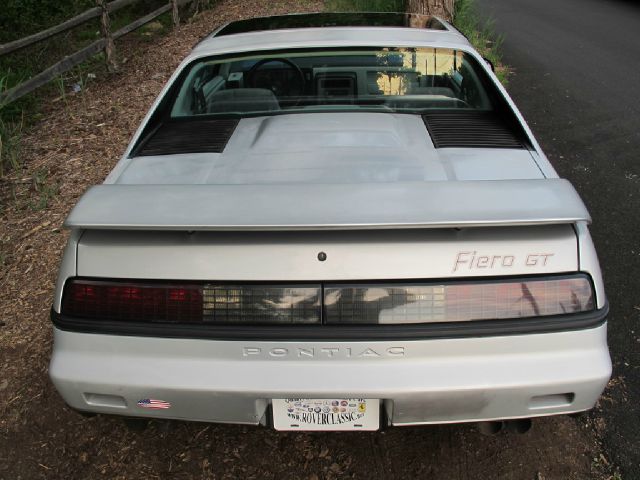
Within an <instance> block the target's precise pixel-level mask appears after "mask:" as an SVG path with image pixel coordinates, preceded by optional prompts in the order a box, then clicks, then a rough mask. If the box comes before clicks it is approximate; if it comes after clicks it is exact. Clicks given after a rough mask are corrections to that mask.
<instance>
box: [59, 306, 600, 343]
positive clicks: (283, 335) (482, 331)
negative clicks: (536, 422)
mask: <svg viewBox="0 0 640 480" xmlns="http://www.w3.org/2000/svg"><path fill="white" fill-rule="evenodd" d="M608 313H609V304H608V303H607V304H605V306H604V307H603V308H601V309H599V310H593V311H591V312H586V313H574V314H569V315H558V316H549V317H536V318H517V319H509V320H484V321H470V322H454V323H426V324H425V323H423V324H411V325H407V324H405V325H340V326H331V325H287V326H276V325H269V326H247V325H243V326H238V325H176V324H158V323H154V324H149V323H141V322H139V323H132V322H108V321H97V320H83V319H79V318H75V317H69V316H65V315H61V314H59V313H57V312H56V311H54V310H53V309H51V320H52V322H53V324H54V325H55V326H56V328H59V329H60V330H65V331H70V332H79V333H94V334H102V335H124V336H136V337H158V338H190V339H208V340H265V341H268V340H300V341H316V340H319V341H371V340H379V341H384V340H426V339H436V338H469V337H501V336H505V335H526V334H536V333H538V334H539V333H552V332H562V331H571V330H584V329H587V328H594V327H597V326H600V325H602V324H604V323H605V321H606V319H607V315H608Z"/></svg>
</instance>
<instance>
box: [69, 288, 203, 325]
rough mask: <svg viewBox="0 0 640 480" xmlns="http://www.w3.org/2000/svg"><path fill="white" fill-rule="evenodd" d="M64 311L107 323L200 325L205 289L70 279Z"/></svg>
mask: <svg viewBox="0 0 640 480" xmlns="http://www.w3.org/2000/svg"><path fill="white" fill-rule="evenodd" d="M62 312H63V313H64V314H66V315H71V316H76V317H84V318H95V319H104V320H137V321H155V322H179V323H191V322H199V321H202V287H201V286H200V285H180V286H173V285H170V286H165V285H157V286H156V285H153V284H129V283H122V284H118V283H112V282H101V281H91V280H71V281H70V282H69V283H68V284H67V285H66V287H65V292H64V296H63V299H62Z"/></svg>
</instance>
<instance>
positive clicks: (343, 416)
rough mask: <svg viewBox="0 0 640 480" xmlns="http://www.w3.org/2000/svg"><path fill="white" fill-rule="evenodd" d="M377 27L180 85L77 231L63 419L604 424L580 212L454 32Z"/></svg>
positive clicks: (242, 53) (93, 197)
mask: <svg viewBox="0 0 640 480" xmlns="http://www.w3.org/2000/svg"><path fill="white" fill-rule="evenodd" d="M339 19H342V20H341V21H342V24H341V23H340V21H338V20H339ZM365 20H366V21H368V22H369V23H371V24H373V25H369V26H363V25H359V24H358V25H354V24H353V22H354V20H353V18H351V17H341V16H336V17H332V18H330V19H329V18H327V17H326V16H325V17H323V16H294V17H282V18H281V17H276V18H272V19H262V20H260V19H259V20H252V21H250V22H249V23H240V24H232V25H230V26H228V27H226V28H223V29H222V30H221V31H220V32H218V34H217V35H216V36H215V37H214V38H212V39H209V40H207V41H205V42H203V43H202V44H201V45H200V46H198V47H197V48H196V49H195V50H194V52H193V53H192V54H191V56H190V57H189V58H187V59H186V60H185V62H184V63H183V65H182V66H181V67H180V68H179V69H178V71H177V72H176V74H175V75H174V77H173V78H172V80H170V82H169V84H168V86H167V87H166V89H165V91H164V92H163V93H162V94H161V95H160V97H159V99H158V101H157V102H156V105H155V106H154V107H153V108H152V110H151V111H150V113H149V115H148V116H147V119H145V121H144V122H143V125H142V126H141V128H140V130H139V132H138V133H137V134H136V137H135V138H134V139H133V141H132V143H131V146H130V147H129V149H128V151H127V153H126V154H125V156H124V157H123V159H122V160H121V161H120V163H119V164H118V165H117V166H116V168H115V169H114V171H113V172H112V174H111V175H110V176H109V178H108V179H107V181H106V182H105V184H104V185H100V186H96V187H93V188H92V189H90V190H89V191H88V192H87V194H85V196H84V197H83V198H82V199H81V200H80V202H79V203H78V205H77V206H76V208H75V209H74V211H73V212H72V213H71V215H70V216H69V218H68V219H67V222H66V225H67V226H68V227H69V228H71V229H72V234H71V237H70V240H69V244H68V246H67V249H66V252H65V255H64V258H63V261H62V265H61V268H60V274H59V279H58V284H57V288H56V293H55V298H54V305H53V309H52V319H53V322H54V337H55V345H54V351H53V357H52V360H51V367H50V374H51V378H52V379H53V382H54V384H55V385H56V387H57V389H58V390H59V392H60V393H61V394H62V396H63V397H64V399H65V401H66V402H67V403H68V404H69V405H70V406H72V407H73V408H76V409H78V410H81V411H92V412H100V413H109V414H118V415H126V416H138V417H158V418H178V419H187V420H199V421H209V422H231V423H244V424H263V425H273V426H275V427H276V428H278V429H285V430H338V429H339V430H344V429H361V430H375V429H377V428H379V427H380V426H381V422H382V425H385V424H389V425H416V424H431V423H449V422H469V421H489V420H502V419H515V418H530V417H535V416H542V415H552V414H560V413H571V412H577V411H582V410H587V409H589V408H591V407H593V405H594V404H595V402H596V401H597V399H598V397H599V395H600V394H601V392H602V390H603V389H604V386H605V385H606V383H607V381H608V379H609V376H610V373H611V362H610V359H609V353H608V348H607V344H606V314H607V303H606V298H605V294H604V288H603V284H602V279H601V274H600V270H599V266H598V261H597V257H596V254H595V250H594V247H593V244H592V242H591V239H590V236H589V232H588V228H587V225H588V223H589V222H590V218H589V215H588V212H587V211H586V209H585V207H584V205H583V204H582V202H581V200H580V198H579V197H578V195H577V194H576V192H575V190H574V189H573V188H572V187H571V185H570V184H569V183H568V182H567V181H566V180H562V179H559V178H557V175H556V174H555V172H554V171H553V168H552V167H551V165H550V164H549V163H548V161H547V160H546V158H545V157H544V154H543V153H542V152H541V151H540V149H539V147H538V145H537V143H536V142H535V139H534V138H533V136H532V135H531V132H530V131H529V129H528V128H527V127H526V124H524V122H523V121H522V118H521V116H520V114H519V113H518V112H517V109H515V106H514V105H513V103H512V102H511V101H510V100H509V98H508V96H507V95H506V92H504V90H503V89H502V87H500V86H499V85H498V84H497V82H496V79H495V77H494V76H493V75H492V73H491V72H490V71H489V70H488V69H487V66H486V65H485V64H484V62H483V61H482V59H481V58H480V57H479V56H478V54H477V53H476V52H475V51H473V49H472V48H471V47H470V46H469V45H468V43H467V42H466V40H464V39H463V38H462V37H461V36H460V35H459V34H458V33H457V32H455V31H454V30H453V29H452V27H450V26H449V25H447V24H446V23H444V22H441V21H439V20H437V19H433V18H431V17H417V19H416V18H413V19H412V17H407V16H401V18H400V17H398V16H391V17H388V16H380V15H378V16H375V15H374V16H371V17H370V18H369V17H366V16H365V17H364V20H363V19H362V18H360V19H358V20H356V21H358V22H362V21H365ZM398 21H400V22H403V23H402V25H403V26H405V27H407V26H414V27H415V26H418V27H420V28H399V25H397V24H396V22H398ZM251 22H253V23H251ZM323 22H324V23H330V24H331V25H332V26H331V27H330V28H316V27H319V26H320V24H323ZM384 22H387V23H386V24H385V23H384ZM301 25H303V26H304V28H301ZM305 25H306V26H305ZM381 45H382V46H381Z"/></svg>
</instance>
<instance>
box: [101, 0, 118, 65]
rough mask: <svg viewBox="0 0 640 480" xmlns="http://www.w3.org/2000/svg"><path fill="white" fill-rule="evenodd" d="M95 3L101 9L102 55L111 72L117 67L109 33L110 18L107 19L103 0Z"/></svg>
mask: <svg viewBox="0 0 640 480" xmlns="http://www.w3.org/2000/svg"><path fill="white" fill-rule="evenodd" d="M96 5H98V7H100V8H101V9H102V14H101V16H100V33H101V34H102V36H103V37H104V41H105V44H104V55H105V59H106V61H107V70H108V71H109V72H111V73H113V72H115V71H116V70H117V69H118V65H117V64H116V47H115V45H114V44H113V36H112V35H111V20H110V19H109V10H108V9H107V4H106V2H105V0H96Z"/></svg>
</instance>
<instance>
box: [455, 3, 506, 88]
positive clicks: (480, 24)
mask: <svg viewBox="0 0 640 480" xmlns="http://www.w3.org/2000/svg"><path fill="white" fill-rule="evenodd" d="M453 24H454V25H455V27H456V28H457V29H458V30H460V31H461V32H462V34H463V35H464V36H466V37H467V38H468V39H469V42H470V43H471V45H473V46H474V48H475V49H476V50H478V52H480V54H481V55H482V56H483V57H484V58H486V59H487V60H489V61H490V62H491V63H492V64H493V65H495V70H496V72H495V73H496V76H497V77H498V79H499V80H500V82H501V83H502V84H503V85H506V84H507V82H508V80H509V69H508V68H507V67H506V66H504V65H503V63H502V55H501V54H500V49H501V46H502V42H503V41H504V36H502V35H497V34H496V32H495V27H494V21H493V19H482V18H481V16H480V13H479V12H478V8H477V6H476V4H475V1H474V0H456V7H455V12H454V17H453Z"/></svg>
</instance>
